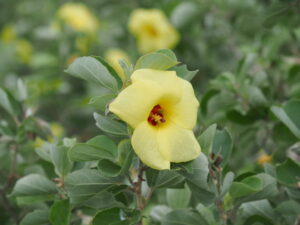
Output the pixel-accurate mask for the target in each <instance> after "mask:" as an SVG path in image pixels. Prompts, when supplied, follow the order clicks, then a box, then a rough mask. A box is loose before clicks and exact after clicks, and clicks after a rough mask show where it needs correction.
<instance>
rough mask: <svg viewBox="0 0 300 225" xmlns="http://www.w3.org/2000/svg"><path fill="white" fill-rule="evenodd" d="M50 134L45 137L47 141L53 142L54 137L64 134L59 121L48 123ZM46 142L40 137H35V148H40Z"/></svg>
mask: <svg viewBox="0 0 300 225" xmlns="http://www.w3.org/2000/svg"><path fill="white" fill-rule="evenodd" d="M50 130H51V134H52V136H51V135H49V136H48V137H47V139H48V142H50V143H54V141H55V139H57V138H61V137H62V136H63V134H64V128H63V127H62V126H61V125H60V124H59V123H51V124H50ZM46 143H47V142H46V141H45V140H43V139H41V138H40V137H37V138H36V139H35V141H34V147H35V148H41V147H42V146H43V145H45V144H46Z"/></svg>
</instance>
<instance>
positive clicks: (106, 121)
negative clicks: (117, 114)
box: [94, 113, 128, 136]
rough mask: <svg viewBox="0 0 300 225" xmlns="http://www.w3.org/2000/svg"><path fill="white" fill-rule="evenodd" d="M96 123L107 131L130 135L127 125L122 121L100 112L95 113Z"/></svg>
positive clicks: (119, 134) (118, 134)
mask: <svg viewBox="0 0 300 225" xmlns="http://www.w3.org/2000/svg"><path fill="white" fill-rule="evenodd" d="M94 118H95V120H96V125H97V127H99V128H100V129H101V130H103V131H104V132H106V133H109V134H113V135H117V136H128V131H127V127H126V125H124V124H123V123H120V122H118V121H116V120H113V119H112V118H110V117H108V116H102V115H100V114H98V113H94Z"/></svg>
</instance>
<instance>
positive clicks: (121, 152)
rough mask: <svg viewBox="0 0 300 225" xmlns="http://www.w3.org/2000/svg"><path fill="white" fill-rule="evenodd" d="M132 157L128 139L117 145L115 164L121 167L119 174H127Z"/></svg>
mask: <svg viewBox="0 0 300 225" xmlns="http://www.w3.org/2000/svg"><path fill="white" fill-rule="evenodd" d="M133 156H134V152H133V149H132V146H131V141H130V140H129V139H125V140H122V141H121V142H120V143H119V145H118V159H117V162H118V164H119V165H121V170H120V174H125V173H127V172H128V170H129V168H130V166H131V162H132V159H133Z"/></svg>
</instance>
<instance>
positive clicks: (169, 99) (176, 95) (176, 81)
mask: <svg viewBox="0 0 300 225" xmlns="http://www.w3.org/2000/svg"><path fill="white" fill-rule="evenodd" d="M131 80H132V82H133V83H135V82H138V81H152V82H154V83H156V84H157V85H158V86H160V87H161V88H162V89H163V90H164V92H165V95H164V97H163V99H161V102H160V104H163V105H170V104H175V103H177V102H178V101H179V100H180V99H181V95H182V86H183V83H182V81H181V79H180V78H179V77H177V75H176V72H175V71H163V70H154V69H139V70H136V71H135V72H134V73H133V74H132V76H131Z"/></svg>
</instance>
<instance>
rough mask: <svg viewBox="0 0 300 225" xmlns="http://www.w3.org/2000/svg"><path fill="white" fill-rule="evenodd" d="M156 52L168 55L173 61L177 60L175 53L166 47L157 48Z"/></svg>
mask: <svg viewBox="0 0 300 225" xmlns="http://www.w3.org/2000/svg"><path fill="white" fill-rule="evenodd" d="M156 52H158V53H162V54H165V55H166V56H169V57H170V58H171V59H173V60H174V61H177V57H176V55H175V53H174V52H173V51H172V50H171V49H168V48H166V49H160V50H158V51H156Z"/></svg>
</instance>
